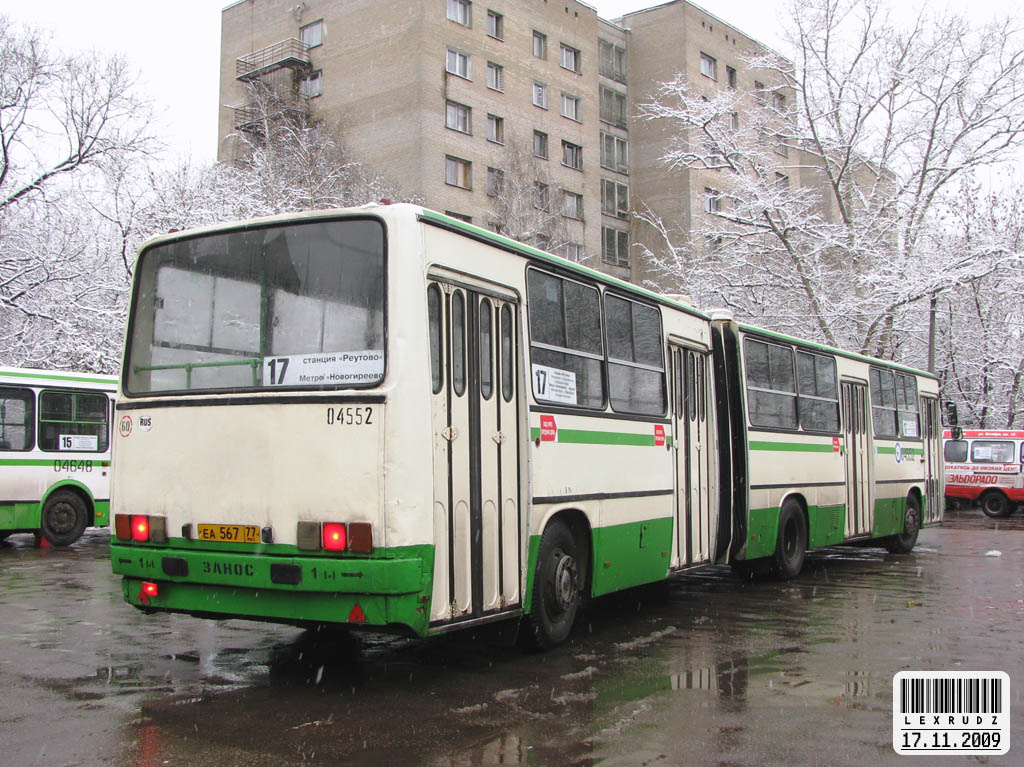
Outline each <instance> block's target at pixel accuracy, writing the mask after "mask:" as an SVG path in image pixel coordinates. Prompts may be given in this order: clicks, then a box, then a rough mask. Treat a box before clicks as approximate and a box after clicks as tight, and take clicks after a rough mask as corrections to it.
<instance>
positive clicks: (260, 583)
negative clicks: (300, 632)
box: [110, 542, 434, 636]
mask: <svg viewBox="0 0 1024 767" xmlns="http://www.w3.org/2000/svg"><path fill="white" fill-rule="evenodd" d="M110 553H111V563H112V566H113V570H114V573H116V574H118V575H121V576H123V577H124V580H123V583H122V590H123V593H124V598H125V601H127V602H128V603H130V604H132V605H135V606H137V607H141V608H144V609H147V610H160V611H170V612H184V613H196V614H209V615H221V616H237V617H239V618H249V619H252V620H267V621H279V622H288V623H307V622H310V623H351V624H359V625H363V626H374V627H380V628H388V627H390V628H392V629H394V628H396V627H404V628H405V629H408V630H409V631H411V632H412V633H415V634H418V635H420V636H426V634H427V630H428V624H429V622H430V595H431V590H432V575H433V569H434V568H433V565H434V549H433V547H432V546H415V547H406V548H402V549H390V550H387V552H386V555H385V556H374V557H369V558H366V557H363V558H355V557H345V558H342V557H327V556H319V555H303V554H299V553H295V554H294V555H290V556H280V555H268V554H265V553H259V552H251V553H249V552H224V551H207V550H190V549H187V548H176V547H156V546H133V545H128V544H124V543H118V542H114V543H111V546H110ZM144 582H148V583H154V584H155V585H156V588H157V594H156V595H155V596H151V595H148V594H146V593H145V592H144V591H143V589H142V584H143V583H144Z"/></svg>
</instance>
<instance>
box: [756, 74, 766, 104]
mask: <svg viewBox="0 0 1024 767" xmlns="http://www.w3.org/2000/svg"><path fill="white" fill-rule="evenodd" d="M754 98H755V99H757V101H758V103H759V104H767V103H768V97H767V95H766V94H765V88H764V83H762V82H761V81H760V80H754Z"/></svg>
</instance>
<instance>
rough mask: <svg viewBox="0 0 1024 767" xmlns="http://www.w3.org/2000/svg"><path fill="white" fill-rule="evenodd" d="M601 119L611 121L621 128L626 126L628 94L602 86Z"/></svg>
mask: <svg viewBox="0 0 1024 767" xmlns="http://www.w3.org/2000/svg"><path fill="white" fill-rule="evenodd" d="M600 94H601V121H602V122H606V123H611V124H612V125H616V126H618V127H620V128H625V127H626V94H624V93H619V92H618V91H613V90H612V89H611V88H605V87H602V88H601V89H600Z"/></svg>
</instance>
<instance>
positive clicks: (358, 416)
mask: <svg viewBox="0 0 1024 767" xmlns="http://www.w3.org/2000/svg"><path fill="white" fill-rule="evenodd" d="M372 419H373V408H372V407H358V406H357V407H338V408H334V407H329V408H327V425H328V426H334V425H335V424H337V425H338V426H371V425H372V424H373V420H372Z"/></svg>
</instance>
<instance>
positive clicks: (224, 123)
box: [219, 0, 774, 282]
mask: <svg viewBox="0 0 1024 767" xmlns="http://www.w3.org/2000/svg"><path fill="white" fill-rule="evenodd" d="M763 51H767V49H766V48H765V47H764V46H762V45H760V44H759V43H757V42H756V41H755V40H754V39H753V38H750V37H748V36H746V35H744V34H743V33H741V32H739V31H738V30H736V29H735V28H733V27H731V26H729V25H728V24H726V23H724V22H722V21H721V20H719V19H717V18H716V17H714V16H713V15H712V14H710V13H708V12H706V11H704V10H702V9H701V8H699V7H697V6H695V5H693V4H691V3H689V2H686V0H674V1H673V2H667V3H663V4H661V5H657V6H654V7H652V8H649V9H647V10H643V11H638V12H636V13H632V14H629V15H627V16H624V17H623V18H621V19H617V20H606V19H602V18H599V17H598V15H597V12H596V11H595V10H594V9H593V8H592V7H590V6H588V5H586V4H585V3H582V2H578V1H577V0H239V1H238V2H235V3H233V4H232V5H229V6H228V7H227V8H225V9H224V11H223V14H222V30H221V73H220V93H221V105H222V106H221V110H220V120H219V135H220V138H221V143H220V150H219V158H220V159H221V160H223V161H232V160H236V159H239V158H237V157H236V152H237V151H238V150H237V145H236V144H235V142H234V141H233V140H232V136H233V135H236V131H238V130H239V129H242V130H244V129H245V128H246V126H247V125H248V124H249V122H250V121H251V117H252V116H251V109H252V104H251V103H249V102H250V101H251V99H252V88H253V87H254V86H256V85H261V86H267V87H271V88H274V89H276V90H277V91H278V92H281V93H284V94H286V96H289V97H290V98H292V99H293V100H294V101H295V103H297V104H299V105H301V106H303V107H304V108H307V109H309V110H311V111H312V112H313V113H314V114H316V115H319V116H323V117H329V118H331V119H333V120H337V121H338V122H339V123H340V125H341V132H342V140H343V142H344V144H345V146H346V148H347V149H348V150H349V151H350V153H351V155H352V156H353V157H354V158H355V159H357V160H358V161H359V162H361V163H364V164H366V165H368V166H370V167H372V169H373V170H374V171H375V172H378V173H380V174H381V175H383V176H385V177H388V178H390V179H392V180H393V181H395V182H396V183H397V184H398V185H399V186H400V187H401V189H402V191H403V194H405V195H408V196H411V197H415V198H417V199H419V200H420V201H422V202H423V204H425V205H426V206H428V207H431V208H434V209H437V210H441V211H445V212H447V213H449V214H452V215H456V216H459V217H461V218H464V219H466V220H469V221H471V222H472V223H474V224H477V225H479V226H482V227H485V228H489V229H495V230H498V231H502V230H503V229H505V228H507V227H509V226H510V225H511V224H510V221H509V219H510V218H512V216H511V215H510V214H509V213H508V211H509V205H512V206H513V207H514V206H516V205H518V206H519V207H527V208H529V207H533V208H535V209H537V210H538V211H541V212H546V213H548V214H549V216H550V219H552V220H555V221H556V222H557V224H558V225H557V226H556V227H554V229H555V230H557V236H554V237H553V236H552V231H551V227H550V226H549V224H550V221H549V222H548V223H547V224H545V227H538V230H537V232H536V233H535V234H534V235H533V236H532V237H530V234H529V230H530V226H529V225H528V224H520V225H519V228H518V231H511V230H509V231H507V232H506V233H508V234H510V235H511V236H518V237H522V238H524V239H530V240H531V244H535V245H537V246H539V247H544V248H546V249H550V250H553V251H554V252H557V253H559V254H560V255H565V256H567V257H569V258H571V259H573V260H576V261H583V262H585V263H586V264H588V265H589V266H592V267H595V268H599V269H602V270H604V271H606V272H609V273H612V274H615V275H617V276H620V277H623V278H625V279H629V280H632V281H635V282H644V281H647V280H648V279H650V278H651V277H652V276H653V275H649V274H647V273H646V270H645V269H644V265H643V263H639V262H638V259H637V254H636V250H637V249H636V248H633V247H632V244H633V243H635V242H637V241H638V239H640V238H642V237H644V236H645V234H644V232H643V225H642V224H639V223H638V222H636V221H635V220H634V219H633V218H632V216H631V212H632V211H633V210H634V209H635V207H636V206H638V205H641V204H642V205H645V206H647V207H649V208H650V209H651V210H653V211H655V212H656V213H657V214H658V215H660V216H662V217H663V218H664V219H665V220H666V221H668V222H671V224H672V226H673V228H675V229H677V230H679V231H683V232H685V231H688V230H689V229H690V226H691V223H692V221H693V217H694V216H697V215H703V214H705V213H706V212H707V211H706V210H705V207H706V204H705V199H706V193H705V190H706V189H709V188H714V184H715V183H716V182H715V178H714V176H715V174H716V173H718V172H716V171H704V170H700V171H697V170H691V171H678V170H673V171H670V170H668V169H666V168H665V167H664V165H663V164H662V162H661V157H662V156H663V154H664V152H665V150H666V148H667V146H668V142H669V140H670V138H671V137H670V136H669V135H667V134H666V133H665V127H664V126H662V125H659V124H657V123H655V122H651V121H645V120H641V119H638V118H637V110H636V105H637V104H639V103H643V102H644V101H645V100H647V99H649V98H650V97H651V96H652V95H653V92H654V90H655V88H656V87H657V84H658V83H660V82H664V81H666V80H671V79H673V78H674V77H675V76H676V75H677V74H680V73H681V74H683V75H685V76H686V77H687V79H688V80H689V81H690V82H693V83H699V84H700V87H703V88H708V89H709V90H710V89H714V88H737V89H744V90H749V91H750V93H751V98H754V97H755V95H756V94H755V89H760V90H762V91H763V90H765V89H770V88H773V87H774V86H773V84H772V83H770V82H766V81H765V79H766V77H767V75H766V74H765V73H761V72H756V71H751V70H749V69H748V68H745V67H744V65H743V64H742V61H743V60H744V58H745V57H746V56H748V55H749V54H751V53H758V52H763ZM510 168H514V173H515V175H516V176H517V177H519V178H516V179H512V178H510V177H509V174H510V172H512V171H510ZM513 181H515V182H516V183H513ZM513 189H518V190H519V191H518V192H516V193H517V194H520V195H521V196H522V195H523V194H524V192H523V190H524V189H525V190H526V192H525V197H526V199H523V200H519V201H516V200H509V199H506V198H509V197H511V196H512V195H513V192H512V190H513ZM499 203H503V204H499ZM524 234H525V237H524Z"/></svg>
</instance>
